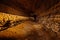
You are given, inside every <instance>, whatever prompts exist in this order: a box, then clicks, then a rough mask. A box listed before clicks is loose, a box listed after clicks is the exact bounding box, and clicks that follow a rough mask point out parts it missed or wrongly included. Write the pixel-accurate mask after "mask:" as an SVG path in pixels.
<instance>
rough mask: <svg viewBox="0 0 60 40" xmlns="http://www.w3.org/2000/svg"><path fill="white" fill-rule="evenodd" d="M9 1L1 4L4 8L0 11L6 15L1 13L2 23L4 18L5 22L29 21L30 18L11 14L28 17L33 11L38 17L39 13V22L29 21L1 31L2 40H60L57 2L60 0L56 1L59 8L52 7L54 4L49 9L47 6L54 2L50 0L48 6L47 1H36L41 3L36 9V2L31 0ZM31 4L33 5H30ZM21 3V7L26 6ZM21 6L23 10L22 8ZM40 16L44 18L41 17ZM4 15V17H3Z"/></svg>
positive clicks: (59, 10)
mask: <svg viewBox="0 0 60 40" xmlns="http://www.w3.org/2000/svg"><path fill="white" fill-rule="evenodd" d="M7 1H8V2H9V3H8V2H6V1H4V2H1V3H3V4H0V6H1V5H2V6H1V8H2V7H3V8H2V10H1V9H0V10H1V12H4V13H5V14H4V13H0V17H2V19H0V20H1V21H2V20H3V18H4V20H5V21H8V20H13V21H16V20H25V19H29V17H28V16H27V17H25V16H22V15H21V16H16V15H10V14H14V13H15V14H17V15H19V14H24V15H28V14H27V13H31V12H32V11H35V12H36V14H37V15H38V13H39V15H38V17H37V19H38V21H37V22H35V21H31V20H28V21H23V22H21V24H18V25H15V26H10V27H9V28H8V29H6V30H3V31H0V39H2V40H3V39H4V40H7V39H8V40H9V39H11V40H60V7H59V5H60V3H57V1H59V0H57V1H56V3H57V4H58V5H57V4H56V5H57V6H56V5H52V4H51V5H50V6H51V7H52V6H53V7H52V8H49V7H48V6H47V7H46V5H48V4H49V3H50V2H52V1H53V0H50V1H49V0H47V2H46V4H45V3H44V2H45V0H44V2H43V1H41V0H35V1H36V2H37V1H38V2H39V1H41V4H40V7H35V6H36V5H34V4H35V1H34V2H33V1H31V0H29V1H28V0H26V1H24V0H16V1H15V0H10V1H9V0H7ZM27 1H28V2H27ZM48 1H49V2H48ZM54 1H55V0H54ZM23 2H24V3H23ZM30 2H31V3H32V4H30ZM20 3H21V5H24V6H21V5H20ZM47 3H48V4H47ZM52 3H53V2H52ZM4 4H5V8H4ZM38 4H39V3H38ZM43 4H45V5H43ZM19 5H20V6H21V7H23V8H21V7H20V6H19ZM31 5H33V6H31ZM41 5H42V6H41ZM16 6H17V7H16ZM55 6H56V7H55ZM41 7H42V8H41ZM40 8H41V9H40ZM45 8H46V9H45ZM36 9H37V11H36ZM3 10H4V11H3ZM45 10H46V11H45ZM51 10H52V11H51ZM40 11H43V12H40ZM6 13H8V14H6ZM50 13H51V14H50ZM53 13H54V14H53ZM40 14H41V15H43V16H41V15H40ZM45 14H48V15H45ZM3 15H4V17H3ZM29 15H30V14H29ZM53 15H54V16H53ZM57 16H58V17H57ZM21 17H23V18H21ZM17 23H18V22H17Z"/></svg>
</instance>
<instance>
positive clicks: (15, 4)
mask: <svg viewBox="0 0 60 40" xmlns="http://www.w3.org/2000/svg"><path fill="white" fill-rule="evenodd" d="M58 2H60V0H0V4H3V5H6V6H8V7H12V8H14V9H16V10H19V11H20V10H21V11H23V12H24V13H34V12H35V11H36V10H38V9H39V10H40V11H47V10H48V9H49V8H51V7H52V6H54V5H56V4H57V3H58ZM0 6H1V5H0ZM3 10H5V11H6V9H4V8H3ZM3 10H1V9H0V11H3ZM3 12H4V11H3Z"/></svg>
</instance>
